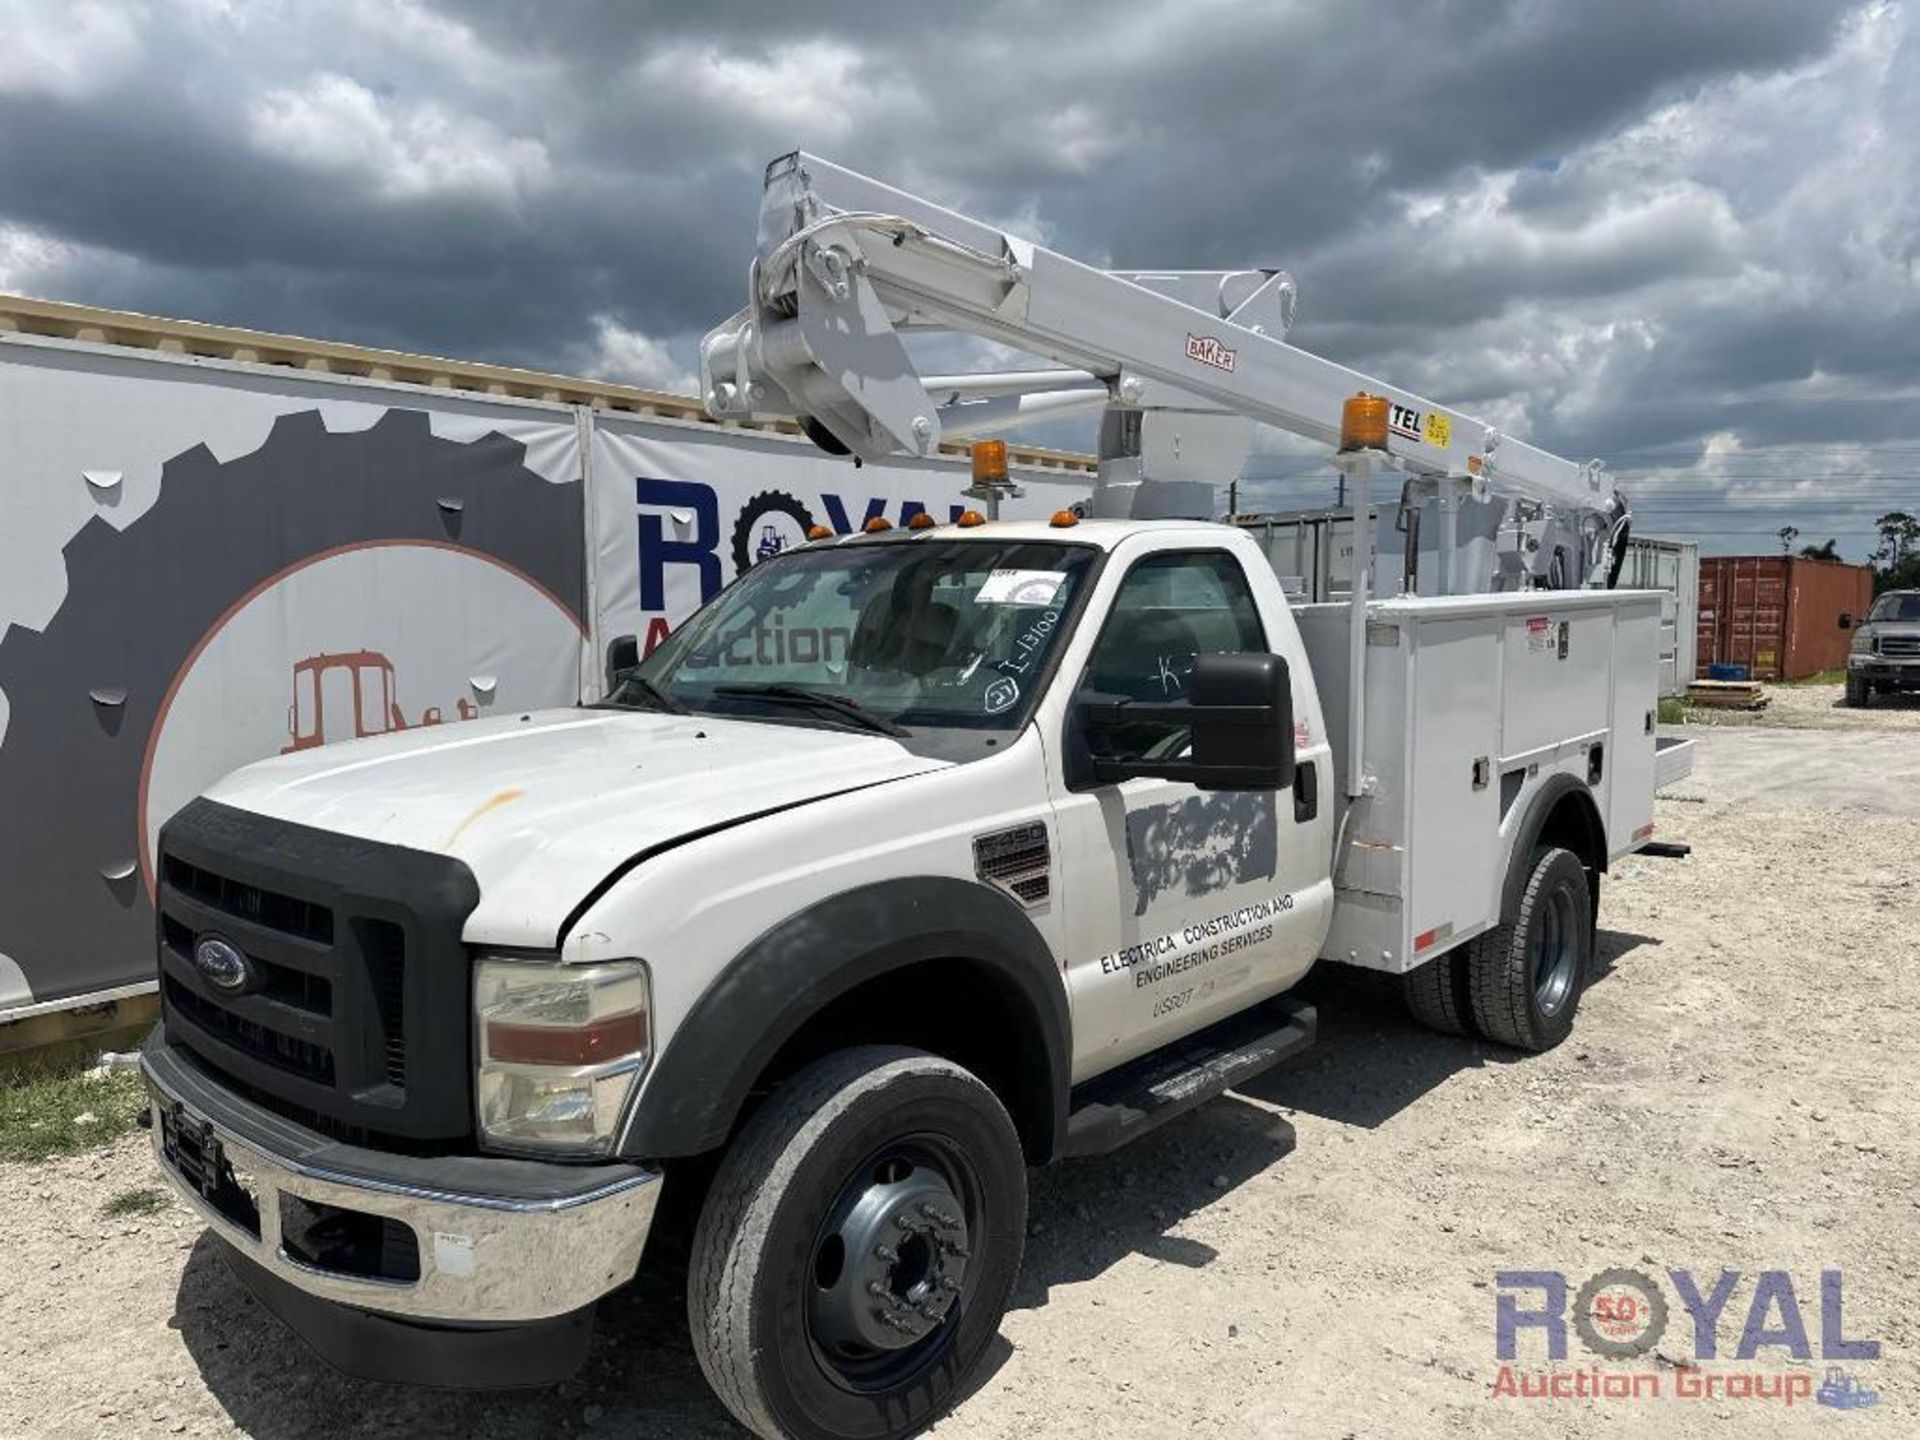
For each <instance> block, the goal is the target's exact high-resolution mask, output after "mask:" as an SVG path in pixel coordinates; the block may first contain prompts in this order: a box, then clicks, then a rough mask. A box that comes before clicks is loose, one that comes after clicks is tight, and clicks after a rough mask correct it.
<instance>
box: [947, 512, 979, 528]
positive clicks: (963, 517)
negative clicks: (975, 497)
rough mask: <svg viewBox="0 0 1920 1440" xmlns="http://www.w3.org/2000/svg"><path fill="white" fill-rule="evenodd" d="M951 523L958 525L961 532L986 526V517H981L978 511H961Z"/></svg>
mask: <svg viewBox="0 0 1920 1440" xmlns="http://www.w3.org/2000/svg"><path fill="white" fill-rule="evenodd" d="M953 523H954V524H956V525H958V526H959V527H960V528H961V529H962V530H971V529H973V527H974V526H976V525H984V524H986V523H987V517H986V516H984V515H982V514H981V513H980V512H979V511H978V510H962V511H961V512H960V514H959V516H958V518H956V519H955V520H954V522H953Z"/></svg>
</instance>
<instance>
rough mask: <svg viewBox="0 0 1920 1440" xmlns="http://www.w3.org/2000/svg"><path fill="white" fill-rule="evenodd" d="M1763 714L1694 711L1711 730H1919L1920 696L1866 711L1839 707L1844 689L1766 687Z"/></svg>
mask: <svg viewBox="0 0 1920 1440" xmlns="http://www.w3.org/2000/svg"><path fill="white" fill-rule="evenodd" d="M1766 693H1767V706H1766V708H1765V709H1764V710H1755V711H1752V712H1748V711H1745V710H1708V709H1705V708H1700V709H1695V710H1693V711H1691V712H1690V713H1689V716H1688V718H1689V719H1690V720H1692V721H1693V722H1694V723H1695V724H1698V725H1706V726H1712V727H1715V728H1719V727H1721V726H1739V725H1772V726H1780V727H1784V728H1786V729H1792V730H1920V695H1876V696H1875V697H1874V699H1873V703H1872V705H1870V706H1869V707H1868V708H1867V709H1865V710H1856V709H1854V708H1853V707H1852V706H1849V705H1843V704H1841V703H1840V701H1841V699H1842V697H1843V696H1844V695H1845V694H1846V686H1844V685H1769V686H1767V687H1766Z"/></svg>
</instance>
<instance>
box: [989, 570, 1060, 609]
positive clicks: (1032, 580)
mask: <svg viewBox="0 0 1920 1440" xmlns="http://www.w3.org/2000/svg"><path fill="white" fill-rule="evenodd" d="M1066 583H1067V572H1066V571H1064V570H995V571H994V572H993V573H992V574H990V575H988V576H987V583H986V584H984V585H982V586H981V587H980V589H979V592H978V593H977V594H975V595H974V597H973V603H974V604H976V605H1051V604H1053V599H1054V596H1056V595H1058V594H1059V593H1060V587H1061V586H1062V585H1064V584H1066Z"/></svg>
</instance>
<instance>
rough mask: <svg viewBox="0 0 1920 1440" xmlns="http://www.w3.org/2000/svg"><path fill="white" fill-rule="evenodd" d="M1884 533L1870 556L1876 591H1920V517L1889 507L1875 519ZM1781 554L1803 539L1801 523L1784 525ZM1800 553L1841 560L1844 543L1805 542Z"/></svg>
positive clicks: (1786, 552) (1879, 530) (1789, 552)
mask: <svg viewBox="0 0 1920 1440" xmlns="http://www.w3.org/2000/svg"><path fill="white" fill-rule="evenodd" d="M1873 528H1874V529H1875V530H1877V531H1878V532H1879V534H1880V548H1879V549H1877V550H1875V551H1874V552H1873V553H1872V554H1871V555H1869V556H1868V557H1867V563H1868V564H1869V565H1871V566H1872V567H1873V592H1874V594H1876V595H1878V594H1880V593H1881V592H1883V591H1886V590H1920V519H1916V518H1914V516H1912V515H1911V514H1909V513H1908V512H1907V511H1905V510H1889V511H1888V512H1887V513H1886V514H1884V515H1882V516H1881V517H1880V518H1879V519H1878V520H1875V521H1874V522H1873ZM1779 535H1780V553H1781V554H1782V555H1791V554H1793V553H1794V551H1793V542H1794V541H1796V540H1798V539H1799V538H1800V530H1799V527H1798V526H1794V525H1782V526H1781V527H1780V530H1779ZM1800 554H1801V555H1802V556H1804V557H1805V558H1807V559H1809V560H1839V559H1840V558H1841V555H1840V544H1839V542H1838V541H1837V540H1833V539H1827V540H1823V541H1821V542H1820V543H1819V544H1818V545H1802V546H1801V547H1800Z"/></svg>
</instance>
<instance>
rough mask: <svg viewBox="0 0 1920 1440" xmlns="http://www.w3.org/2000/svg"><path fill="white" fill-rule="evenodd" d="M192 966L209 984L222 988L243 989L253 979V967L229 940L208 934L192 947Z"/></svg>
mask: <svg viewBox="0 0 1920 1440" xmlns="http://www.w3.org/2000/svg"><path fill="white" fill-rule="evenodd" d="M193 966H194V968H195V969H196V970H198V971H199V972H200V973H201V974H202V975H203V976H205V977H206V981H207V983H208V984H209V985H214V986H218V987H219V988H220V989H222V990H234V991H237V990H244V989H246V988H247V982H248V981H250V980H252V979H253V967H252V966H251V965H249V964H248V963H247V957H246V956H245V955H243V954H241V953H240V948H239V947H238V946H237V945H235V944H233V942H232V941H230V940H222V939H221V938H220V937H219V936H218V935H208V936H207V937H205V938H204V939H203V940H201V942H200V943H199V944H198V945H195V946H194V947H193Z"/></svg>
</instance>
